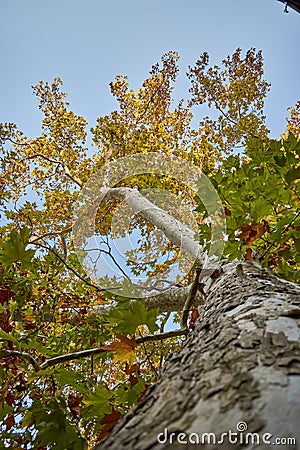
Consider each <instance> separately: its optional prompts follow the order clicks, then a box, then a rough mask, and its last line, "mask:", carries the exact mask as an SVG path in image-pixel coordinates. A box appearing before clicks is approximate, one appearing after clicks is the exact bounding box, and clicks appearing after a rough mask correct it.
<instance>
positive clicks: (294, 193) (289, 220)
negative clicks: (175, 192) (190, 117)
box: [199, 133, 300, 282]
mask: <svg viewBox="0 0 300 450" xmlns="http://www.w3.org/2000/svg"><path fill="white" fill-rule="evenodd" d="M299 155H300V142H299V141H297V139H296V137H295V136H294V135H293V134H292V133H289V134H288V135H287V137H286V138H284V139H280V140H274V139H265V140H260V139H251V140H249V141H248V142H247V145H246V147H245V152H244V154H243V156H238V155H232V156H230V157H229V158H226V160H224V161H223V163H222V165H221V166H220V167H219V168H218V170H216V171H215V173H214V174H213V176H212V177H211V181H212V182H213V184H214V186H215V188H216V190H217V191H218V193H219V195H220V198H221V200H222V203H223V206H224V214H225V215H226V219H227V234H228V240H227V242H226V245H225V250H224V255H225V256H227V257H228V258H229V259H234V258H241V257H242V256H244V257H245V259H246V260H252V258H253V257H255V258H258V259H259V261H260V262H261V263H262V264H263V265H264V266H266V267H269V268H271V269H273V270H274V271H275V272H277V273H278V274H279V275H281V276H283V277H285V278H287V279H290V280H293V281H298V282H299V281H300V276H299V268H300V257H299V254H300V253H299V250H300V212H299V206H300V184H299V178H300V159H299ZM199 210H200V211H202V212H203V210H204V208H203V205H199ZM200 230H201V232H200V233H199V235H200V237H201V240H202V241H203V240H204V239H205V238H206V239H207V238H209V233H210V229H208V228H207V226H206V225H205V224H200Z"/></svg>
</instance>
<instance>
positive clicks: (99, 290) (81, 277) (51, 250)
mask: <svg viewBox="0 0 300 450" xmlns="http://www.w3.org/2000/svg"><path fill="white" fill-rule="evenodd" d="M34 245H37V246H38V247H41V248H45V249H46V250H49V251H50V252H52V253H53V254H54V255H55V256H56V258H58V259H59V260H60V261H61V262H62V263H63V264H64V265H65V266H66V268H67V269H68V270H70V271H71V272H72V273H73V274H74V275H76V277H77V278H79V279H80V280H81V281H83V282H84V283H85V284H87V285H88V286H91V287H93V288H95V289H96V290H97V291H98V292H103V291H107V289H101V288H99V287H98V286H96V285H95V284H93V283H91V282H90V281H88V280H87V279H86V278H84V277H83V276H81V275H80V274H79V273H78V272H76V270H75V269H73V267H71V266H69V264H68V263H67V262H66V261H65V260H64V259H63V258H62V257H61V256H60V255H59V254H58V253H56V251H55V250H53V248H51V247H49V246H48V245H44V244H40V243H39V242H34Z"/></svg>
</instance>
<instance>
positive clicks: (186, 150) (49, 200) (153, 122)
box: [0, 49, 300, 450]
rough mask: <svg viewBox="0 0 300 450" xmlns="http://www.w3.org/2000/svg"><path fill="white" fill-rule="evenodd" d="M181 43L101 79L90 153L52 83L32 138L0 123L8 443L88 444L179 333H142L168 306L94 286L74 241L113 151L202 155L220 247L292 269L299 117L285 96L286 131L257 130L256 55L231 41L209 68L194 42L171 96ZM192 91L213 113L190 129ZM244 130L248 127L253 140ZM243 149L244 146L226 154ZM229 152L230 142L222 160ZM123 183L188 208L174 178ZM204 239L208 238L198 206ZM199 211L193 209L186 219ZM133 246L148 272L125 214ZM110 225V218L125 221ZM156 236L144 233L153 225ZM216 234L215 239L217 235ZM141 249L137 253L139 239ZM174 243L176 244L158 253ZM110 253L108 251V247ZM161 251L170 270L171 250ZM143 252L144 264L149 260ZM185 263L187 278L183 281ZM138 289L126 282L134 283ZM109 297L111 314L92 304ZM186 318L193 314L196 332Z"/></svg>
mask: <svg viewBox="0 0 300 450" xmlns="http://www.w3.org/2000/svg"><path fill="white" fill-rule="evenodd" d="M178 58H179V57H178V55H177V53H175V52H169V53H167V54H166V55H164V56H163V58H162V64H161V65H155V66H153V67H152V70H151V72H150V74H149V77H148V78H147V79H146V80H145V81H144V83H143V85H142V87H141V88H140V89H139V90H138V91H137V92H135V91H133V90H132V89H130V88H129V82H128V79H127V78H126V77H121V76H118V77H116V79H115V81H114V82H113V83H111V92H112V95H113V96H114V97H115V98H116V100H117V102H118V104H119V109H118V111H114V112H112V113H111V114H110V115H107V116H104V117H101V118H99V119H98V120H97V124H96V126H95V127H94V128H92V130H91V133H92V139H93V142H94V145H95V146H96V151H95V152H93V153H92V152H89V151H88V150H87V148H86V137H87V132H86V126H87V123H86V121H85V119H84V118H83V117H81V116H79V115H76V114H75V113H74V112H72V111H70V109H69V105H68V103H67V102H66V100H65V97H66V95H65V94H64V93H63V92H61V85H62V82H61V80H60V79H59V78H56V79H55V80H54V81H53V82H52V83H51V84H49V83H44V82H40V83H38V84H37V85H36V86H35V87H34V93H35V94H36V95H37V97H38V99H39V108H40V110H41V113H42V115H43V120H42V130H41V135H40V136H38V137H36V138H34V139H30V138H27V137H26V136H25V135H24V134H23V133H22V132H21V131H20V130H18V128H17V126H16V125H14V124H10V123H7V124H1V125H0V132H1V141H0V142H1V152H2V155H1V177H0V186H1V189H0V208H1V217H2V226H1V229H0V230H1V236H0V340H1V348H0V378H1V389H0V401H1V407H0V420H1V421H2V425H1V427H2V440H3V444H2V445H4V448H12V449H14V448H15V449H25V448H32V447H34V448H37V449H40V450H42V449H46V448H57V449H62V450H66V449H68V448H72V449H73V448H74V449H77V448H78V449H80V448H87V447H89V448H92V447H93V445H94V444H96V443H97V442H99V441H101V439H103V438H104V437H105V436H106V435H107V433H108V432H109V430H110V429H111V427H112V426H113V425H114V424H115V423H116V422H117V421H118V420H119V419H120V417H121V416H122V415H123V414H124V413H125V412H126V411H127V410H128V409H129V408H130V407H131V406H132V405H134V404H136V403H137V402H138V401H139V400H140V399H141V397H142V396H143V395H144V393H145V392H146V390H147V388H148V386H149V385H150V384H151V383H152V382H153V381H154V380H155V379H156V377H157V374H158V371H159V369H160V367H161V366H162V364H163V361H164V359H165V357H166V356H167V354H168V353H169V352H170V351H174V352H175V351H177V349H178V348H179V346H180V344H181V338H180V337H177V338H172V339H168V340H166V341H165V342H161V341H147V342H144V341H143V339H142V338H143V336H144V335H145V334H153V333H156V332H157V330H158V329H159V330H160V331H161V332H162V331H163V328H164V324H165V322H166V320H167V316H166V317H164V316H162V315H159V311H158V309H152V310H149V311H148V310H147V309H146V308H145V306H144V305H143V303H142V302H141V301H135V302H131V300H132V299H131V298H122V297H119V296H117V295H115V296H112V294H110V293H108V292H106V291H105V290H102V289H101V288H100V287H99V286H98V285H95V283H94V281H93V279H92V278H91V277H90V276H89V274H88V273H86V272H85V271H84V270H83V268H82V267H81V265H80V262H79V260H78V256H77V255H76V253H75V252H74V243H73V236H72V217H73V207H74V203H75V201H76V200H77V198H78V192H79V191H80V190H81V189H82V187H83V186H84V184H85V183H86V181H87V180H89V178H90V177H91V176H92V175H93V174H94V173H96V172H97V171H98V169H99V168H101V167H103V165H104V164H107V163H108V162H110V161H113V160H115V159H117V158H119V157H121V156H124V155H131V154H135V153H147V152H152V151H160V152H162V153H165V154H174V155H177V156H181V157H182V158H184V159H186V160H187V161H189V162H191V163H192V164H195V165H197V166H199V167H200V168H201V169H202V170H203V171H204V172H205V173H206V174H207V175H208V176H209V177H210V179H211V180H212V182H213V183H214V184H215V187H216V189H217V190H218V192H219V195H220V197H221V199H222V200H223V201H224V214H225V215H226V217H227V225H228V241H227V243H226V254H227V255H228V256H229V257H230V258H233V257H241V256H242V255H243V254H244V255H245V257H246V258H248V259H250V258H251V257H253V253H252V250H255V252H259V253H260V254H261V255H262V260H263V263H264V264H265V265H267V266H269V267H270V268H272V269H274V270H276V271H277V272H278V273H280V274H282V275H284V276H286V277H288V278H289V279H292V280H295V279H296V274H295V268H297V267H298V265H299V257H298V256H297V252H298V253H299V241H300V237H299V218H298V215H297V213H296V208H297V207H298V204H299V184H298V178H299V142H298V141H297V139H296V138H298V137H299V124H298V121H297V117H298V116H297V106H296V108H294V109H293V110H292V111H291V118H290V119H289V122H288V130H287V133H289V132H292V133H293V134H286V135H284V137H283V138H282V139H281V140H278V141H275V140H269V139H268V138H267V134H268V132H267V129H266V127H265V124H264V115H263V104H264V97H265V95H266V93H267V90H268V88H269V85H268V83H266V82H265V81H264V80H263V61H262V56H261V53H260V52H256V51H255V50H254V49H251V50H250V51H249V52H247V54H246V56H245V58H242V56H241V50H240V49H238V50H237V51H236V52H235V53H234V54H233V56H232V57H228V58H227V59H226V60H224V61H223V69H220V68H218V67H217V66H215V67H213V68H208V56H207V54H203V55H202V56H201V57H200V58H199V60H198V61H197V63H196V65H195V67H194V68H190V70H189V74H188V76H189V78H190V80H191V82H192V88H191V98H190V99H189V101H188V102H184V101H183V100H181V101H179V102H178V104H177V105H176V106H175V107H174V105H173V100H172V90H173V88H174V84H175V81H176V77H177V74H178ZM204 102H207V103H208V106H209V107H214V108H215V109H216V110H217V112H218V114H219V116H218V117H217V118H216V119H215V120H212V119H208V118H204V119H203V121H201V122H200V124H199V127H197V128H193V127H192V120H193V113H192V108H193V107H194V106H197V105H199V104H202V103H204ZM253 138H254V139H253ZM237 145H242V146H244V145H245V153H244V155H243V156H237V155H235V154H234V152H235V147H236V146H237ZM226 153H230V155H229V156H226ZM123 185H126V186H138V187H139V188H140V189H144V188H148V187H151V188H161V189H166V190H169V191H170V192H171V193H172V194H176V195H177V196H178V197H179V199H180V202H182V203H185V204H187V208H191V207H195V204H194V202H193V203H191V204H189V203H188V201H187V197H186V196H185V193H184V192H183V190H182V186H180V184H179V183H174V180H172V179H170V177H167V176H166V177H155V176H152V175H151V174H150V175H149V174H148V175H144V176H143V175H142V176H140V177H134V178H131V179H127V180H125V181H124V182H123ZM117 206H118V205H117V204H116V203H109V204H104V205H103V206H101V208H100V209H99V211H98V214H97V222H96V231H97V232H98V234H99V235H100V236H106V237H107V236H109V234H110V223H111V217H112V215H113V212H114V208H116V207H117ZM195 214H196V217H198V220H199V227H200V230H201V233H200V239H202V238H203V237H204V238H209V233H210V228H209V224H208V223H206V217H205V213H204V211H203V206H202V205H201V204H199V205H198V213H195ZM197 214H198V216H197ZM135 227H140V231H141V235H142V237H143V238H144V241H143V243H142V245H141V247H140V249H141V251H143V252H144V253H145V257H144V258H142V259H141V258H138V257H137V254H136V255H134V254H132V255H130V256H131V260H132V261H133V265H132V273H134V274H139V273H141V272H142V271H143V270H148V271H151V272H152V273H155V272H156V273H159V270H160V268H161V267H162V266H163V264H164V263H163V262H162V261H161V260H159V258H157V256H155V255H159V254H160V251H161V247H160V245H161V243H160V238H159V236H158V237H156V236H155V238H153V234H152V235H151V232H152V231H153V226H152V225H151V224H147V223H145V221H143V220H141V219H140V218H135V220H134V221H133V222H132V224H131V230H129V231H133V229H134V228H135ZM121 228H122V227H121V226H120V230H121ZM151 236H152V237H151ZM224 239H225V237H224ZM137 250H139V249H137ZM168 251H169V252H170V254H172V251H173V252H176V251H177V249H176V248H175V246H174V244H173V243H172V242H169V243H168V247H167V250H166V253H167V252H168ZM108 256H111V255H110V254H109V251H108ZM170 259H171V261H169V262H168V264H169V265H170V268H171V267H172V258H170ZM152 261H154V262H152ZM192 279H193V273H192V272H191V273H190V274H188V276H187V279H186V280H185V281H184V282H185V283H186V284H189V283H190V282H191V280H192ZM132 296H133V297H134V293H133V294H132ZM99 305H100V306H101V305H103V306H106V305H108V306H109V305H113V306H114V307H113V309H112V310H111V311H110V313H109V314H106V315H103V314H96V313H94V308H95V307H97V306H99ZM196 319H197V314H196V312H195V311H194V312H193V314H192V318H191V322H190V327H191V328H192V326H193V324H194V322H195V320H196Z"/></svg>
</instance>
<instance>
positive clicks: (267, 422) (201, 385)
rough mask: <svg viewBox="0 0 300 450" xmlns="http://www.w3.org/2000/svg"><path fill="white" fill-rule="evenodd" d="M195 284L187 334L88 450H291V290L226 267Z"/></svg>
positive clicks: (251, 269) (297, 300) (298, 395)
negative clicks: (198, 291) (198, 288)
mask: <svg viewBox="0 0 300 450" xmlns="http://www.w3.org/2000/svg"><path fill="white" fill-rule="evenodd" d="M202 281H203V285H202V288H204V291H205V294H206V300H205V305H204V306H202V307H201V312H200V318H199V320H198V322H197V324H196V327H195V329H194V330H193V331H192V332H191V333H190V335H189V336H188V337H187V339H186V341H185V343H184V345H183V347H182V349H181V351H180V352H179V353H178V354H173V355H170V356H169V358H168V360H167V362H166V364H165V366H164V368H163V370H162V372H161V374H160V379H159V381H158V382H157V383H156V384H155V385H154V386H152V387H151V388H150V390H149V392H148V393H147V395H146V396H145V397H144V398H143V399H142V400H141V402H140V403H139V404H138V405H137V406H136V407H135V408H133V409H132V411H130V412H129V413H128V414H126V415H125V417H124V418H123V419H122V420H121V421H120V422H119V423H118V424H117V425H116V426H115V427H114V429H113V430H112V433H111V435H110V436H109V437H108V438H107V440H106V441H104V442H103V443H102V444H101V445H100V446H99V447H97V448H99V449H100V448H101V450H102V449H103V450H104V449H110V450H114V449H116V450H121V449H137V450H146V449H161V448H172V449H177V448H178V449H179V448H182V447H183V448H184V446H185V448H195V447H197V443H198V447H201V448H220V449H221V448H222V449H229V448H232V449H233V448H234V449H236V448H248V449H252V448H260V449H264V448H266V449H270V448H276V449H280V448H282V449H283V448H284V449H287V448H293V449H295V448H297V444H298V448H300V343H299V336H300V328H299V320H300V288H299V286H298V285H295V284H293V283H290V282H287V281H285V280H282V279H280V278H278V277H276V276H275V275H273V274H272V273H271V272H270V271H268V270H263V269H261V268H260V267H259V266H256V265H255V264H252V263H243V264H239V263H235V262H232V263H224V264H223V266H222V269H221V271H220V272H219V273H214V274H212V275H211V276H210V277H207V278H206V279H204V280H202ZM239 422H241V423H240V424H238V423H239ZM242 422H244V424H243V423H242ZM246 426H247V430H246V431H244V432H243V433H242V431H243V427H244V428H245V427H246ZM230 430H231V431H230ZM172 433H173V434H172ZM180 433H183V434H180ZM204 433H214V435H213V434H211V435H205V434H204ZM222 433H227V434H226V435H225V434H223V435H222ZM234 433H237V434H234ZM251 433H252V434H251ZM271 435H272V436H271ZM290 438H293V439H296V442H297V443H296V444H295V443H293V441H288V439H290ZM276 439H282V440H281V444H278V445H274V443H275V440H276ZM284 439H285V440H284ZM203 442H204V443H203ZM237 442H238V443H237ZM288 442H289V444H288ZM201 443H202V444H201Z"/></svg>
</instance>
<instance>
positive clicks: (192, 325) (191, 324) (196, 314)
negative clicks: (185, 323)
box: [189, 306, 199, 330]
mask: <svg viewBox="0 0 300 450" xmlns="http://www.w3.org/2000/svg"><path fill="white" fill-rule="evenodd" d="M198 317H199V312H198V308H195V307H194V306H192V307H191V318H190V322H189V329H190V330H193V329H194V328H195V323H196V320H197V319H198Z"/></svg>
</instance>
